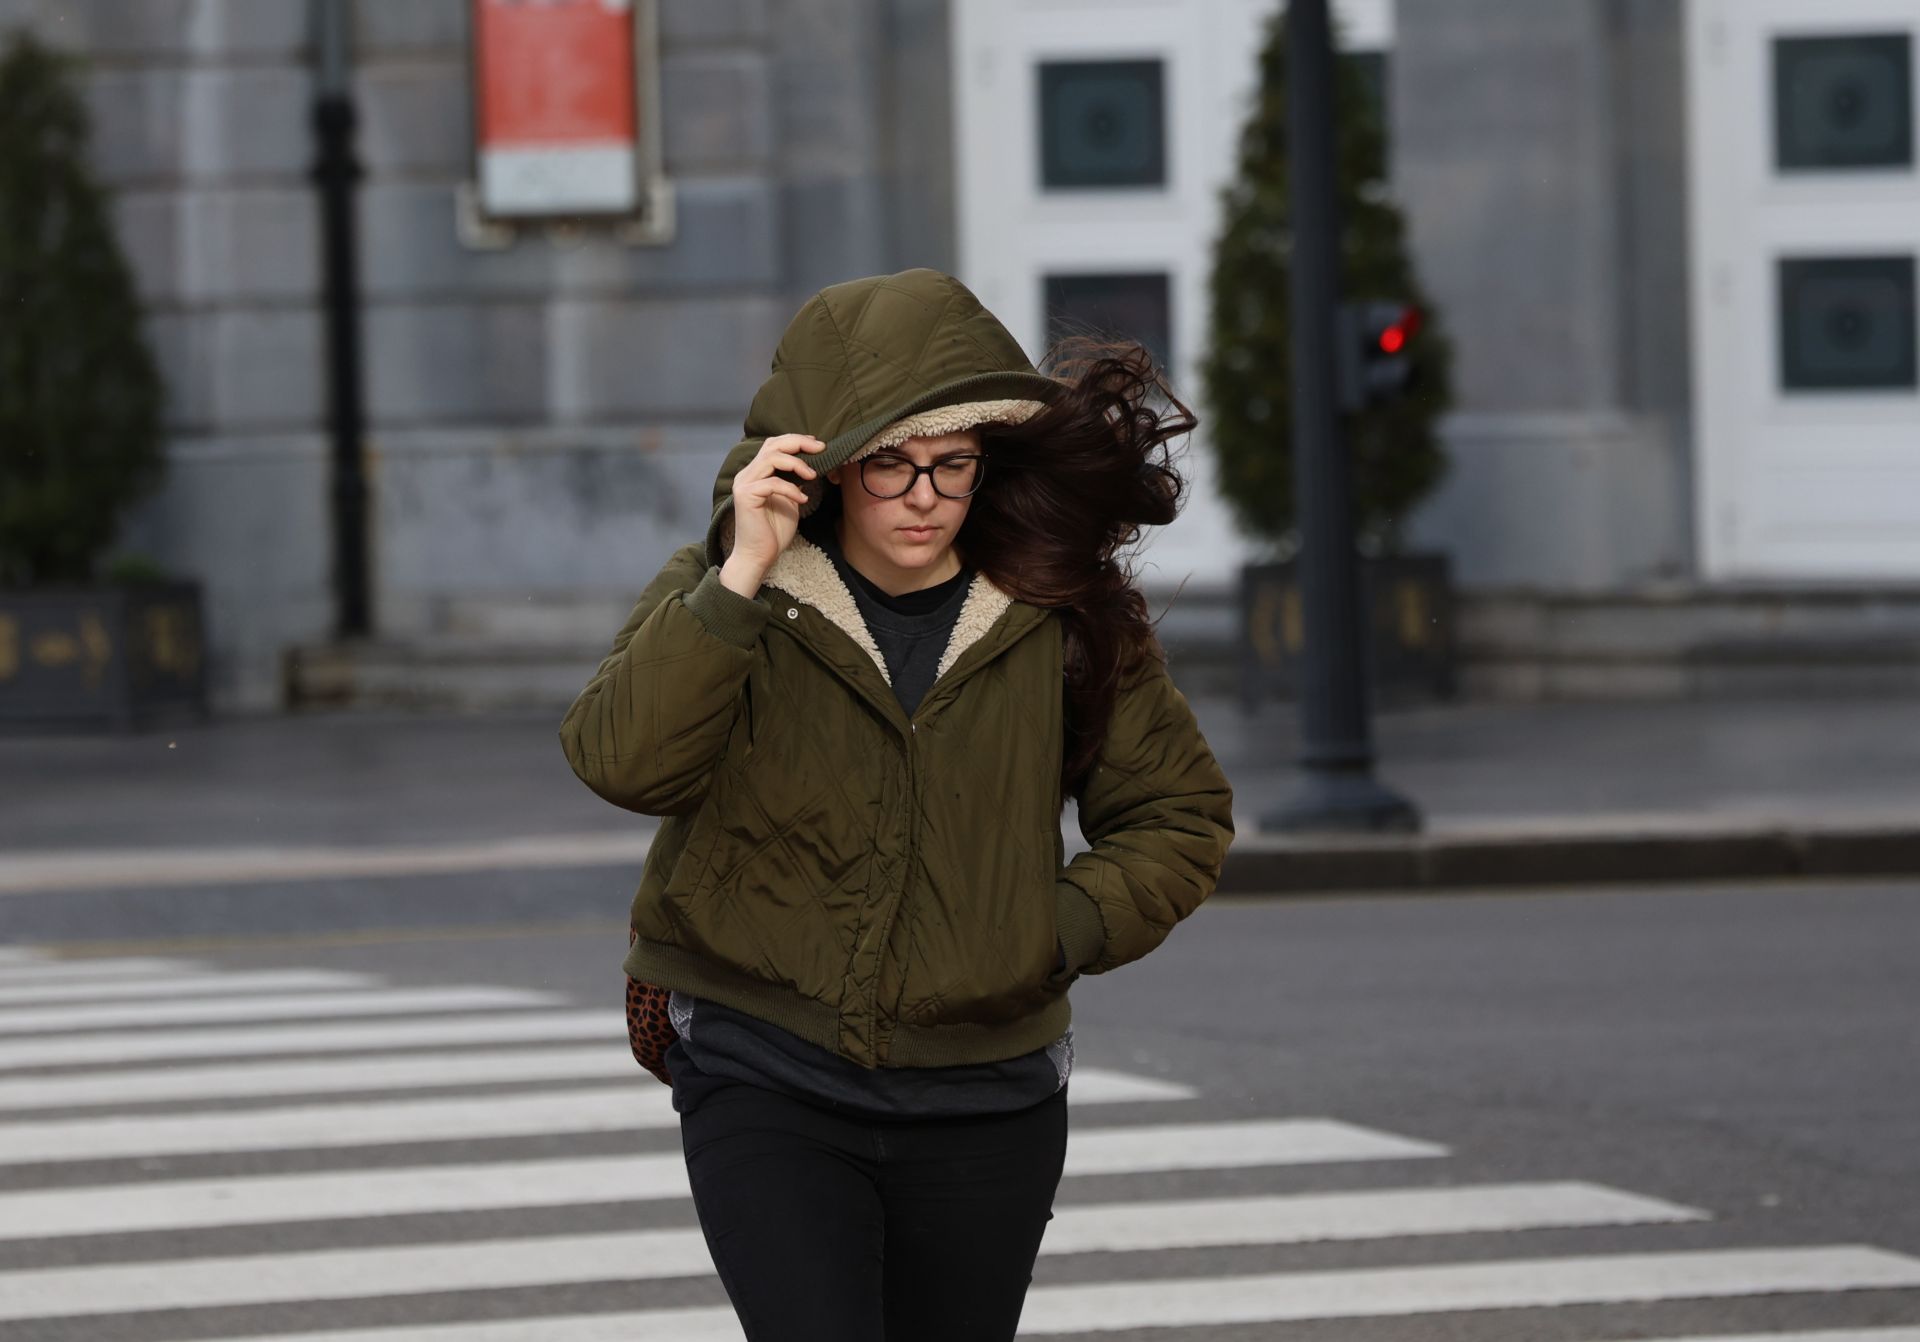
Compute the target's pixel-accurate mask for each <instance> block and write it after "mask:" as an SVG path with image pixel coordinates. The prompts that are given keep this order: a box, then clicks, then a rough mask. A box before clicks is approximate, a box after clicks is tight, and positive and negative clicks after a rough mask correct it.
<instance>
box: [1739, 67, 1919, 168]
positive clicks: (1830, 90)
mask: <svg viewBox="0 0 1920 1342" xmlns="http://www.w3.org/2000/svg"><path fill="white" fill-rule="evenodd" d="M1773 125H1774V161H1775V163H1776V164H1777V165H1778V166H1779V168H1780V169H1781V170H1782V171H1787V172H1791V171H1809V170H1822V169H1824V170H1838V171H1848V170H1859V169H1863V168H1910V167H1912V166H1913V38H1912V36H1911V35H1910V34H1907V33H1862V34H1856V35H1851V36H1845V37H1781V38H1775V39H1774V43H1773Z"/></svg>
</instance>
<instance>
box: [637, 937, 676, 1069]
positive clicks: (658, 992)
mask: <svg viewBox="0 0 1920 1342" xmlns="http://www.w3.org/2000/svg"><path fill="white" fill-rule="evenodd" d="M639 937H640V933H639V931H638V930H637V929H635V928H632V927H629V928H628V929H627V945H628V946H632V945H633V943H634V942H635V941H637V940H638V939H639ZM667 997H668V989H666V988H659V987H655V986H654V985H653V984H651V983H641V982H639V981H638V980H636V979H635V978H634V977H633V976H632V975H631V974H629V975H628V976H627V1042H628V1043H629V1044H631V1045H632V1046H633V1058H634V1061H635V1062H637V1063H639V1064H640V1065H641V1066H642V1067H644V1068H646V1069H647V1070H648V1071H649V1072H651V1073H653V1076H654V1079H655V1080H657V1081H659V1082H660V1083H661V1084H663V1085H668V1086H671V1085H672V1084H673V1074H672V1073H671V1072H669V1071H668V1070H667V1050H668V1049H670V1048H672V1047H673V1041H674V1040H676V1039H678V1038H679V1037H680V1032H679V1031H678V1030H676V1029H674V1028H673V1021H672V1020H671V1019H669V1017H668V1015H667Z"/></svg>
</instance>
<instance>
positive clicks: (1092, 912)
mask: <svg viewBox="0 0 1920 1342" xmlns="http://www.w3.org/2000/svg"><path fill="white" fill-rule="evenodd" d="M1053 920H1054V929H1055V930H1056V931H1057V932H1058V933H1059V935H1060V944H1061V945H1062V946H1064V947H1065V948H1066V951H1067V968H1069V969H1073V970H1079V969H1082V968H1084V967H1085V966H1087V965H1090V964H1092V963H1093V962H1094V961H1096V960H1098V959H1099V958H1100V957H1101V955H1103V954H1104V953H1105V952H1106V949H1107V926H1106V923H1105V922H1104V921H1102V919H1101V917H1100V906H1099V905H1098V904H1095V903H1094V902H1093V899H1092V897H1091V896H1089V895H1088V894H1087V892H1086V891H1084V890H1082V889H1081V888H1080V887H1079V886H1077V885H1075V884H1074V883H1073V882H1072V881H1057V882H1055V883H1054V887H1053Z"/></svg>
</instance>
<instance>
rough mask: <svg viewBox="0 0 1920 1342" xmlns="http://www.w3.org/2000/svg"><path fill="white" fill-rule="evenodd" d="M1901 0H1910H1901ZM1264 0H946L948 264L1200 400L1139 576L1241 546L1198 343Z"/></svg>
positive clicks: (1044, 325) (1016, 321)
mask: <svg viewBox="0 0 1920 1342" xmlns="http://www.w3.org/2000/svg"><path fill="white" fill-rule="evenodd" d="M1916 2H1917V3H1920V0H1916ZM1281 7H1282V6H1281V5H1280V4H1279V3H1278V0H964V3H957V4H955V5H953V6H952V14H953V53H954V55H953V60H954V80H953V85H954V113H955V115H954V127H955V134H956V136H957V137H958V144H957V146H956V147H957V150H958V152H957V154H956V160H957V163H958V172H957V179H958V180H957V186H958V194H959V200H958V204H957V210H956V214H957V219H958V225H959V229H958V231H959V243H960V245H959V254H960V279H961V280H962V281H963V282H965V283H966V284H967V286H968V287H969V288H971V289H972V290H973V291H974V292H975V293H976V294H977V295H978V296H979V298H980V301H981V302H982V303H984V304H986V305H987V307H988V308H989V309H990V310H991V311H993V312H994V313H995V314H996V315H997V316H999V317H1000V319H1001V320H1002V321H1004V322H1005V323H1006V324H1007V328H1008V329H1009V330H1010V331H1012V332H1013V334H1014V336H1015V337H1016V338H1017V339H1018V340H1019V341H1020V342H1021V344H1022V345H1023V346H1024V347H1025V348H1026V350H1027V353H1028V354H1029V355H1030V356H1032V357H1035V358H1037V357H1039V355H1040V353H1041V352H1042V351H1043V350H1044V349H1045V347H1046V345H1047V341H1048V334H1049V329H1050V321H1051V320H1052V319H1065V320H1066V321H1068V322H1071V323H1074V324H1076V325H1079V326H1080V327H1081V329H1086V328H1087V327H1094V328H1096V329H1099V328H1105V329H1111V330H1116V331H1119V332H1121V333H1123V334H1126V335H1129V336H1132V337H1133V338H1135V339H1138V340H1141V341H1143V342H1144V343H1146V344H1147V345H1148V346H1149V347H1150V348H1152V349H1154V352H1155V353H1156V355H1158V356H1159V357H1160V358H1161V359H1163V360H1166V361H1167V368H1168V372H1169V374H1170V375H1171V381H1172V383H1173V388H1174V392H1175V394H1177V395H1178V396H1180V397H1181V399H1182V400H1184V401H1186V402H1187V404H1188V405H1190V406H1191V407H1192V408H1193V410H1194V412H1195V413H1196V414H1197V415H1198V416H1199V417H1200V420H1201V426H1202V427H1201V429H1200V430H1199V431H1198V432H1196V433H1195V434H1194V435H1193V437H1192V438H1191V439H1190V440H1188V443H1187V446H1186V454H1185V457H1184V459H1183V461H1182V463H1181V464H1182V467H1183V469H1184V471H1185V473H1186V475H1187V477H1188V479H1189V480H1190V481H1191V484H1192V492H1191V494H1190V495H1189V498H1188V502H1187V505H1186V510H1185V511H1184V512H1183V513H1182V514H1181V516H1180V518H1179V520H1178V521H1176V522H1175V523H1174V524H1173V525H1172V526H1169V527H1165V528H1162V529H1158V530H1156V531H1153V532H1150V533H1149V534H1148V537H1147V538H1146V541H1145V543H1144V544H1143V546H1142V549H1141V556H1142V560H1143V562H1142V564H1141V565H1140V573H1141V577H1142V579H1143V582H1144V583H1145V585H1147V586H1149V587H1159V586H1165V587H1169V588H1171V587H1174V586H1177V585H1178V584H1180V583H1181V582H1183V581H1186V580H1188V579H1191V580H1192V581H1193V583H1194V584H1195V585H1196V586H1218V585H1221V584H1225V583H1228V582H1230V581H1232V580H1234V579H1235V578H1236V576H1237V573H1238V570H1239V565H1240V562H1241V560H1242V558H1243V556H1244V555H1245V554H1246V553H1247V552H1248V551H1249V550H1250V549H1251V548H1252V547H1251V546H1250V545H1248V544H1247V543H1246V542H1243V541H1240V540H1238V539H1237V538H1236V537H1235V533H1234V531H1233V526H1232V522H1231V520H1230V518H1229V514H1228V512H1227V508H1226V505H1225V504H1224V503H1222V502H1221V501H1220V500H1219V498H1218V497H1217V495H1216V493H1215V486H1214V471H1213V460H1212V456H1211V453H1210V451H1209V449H1208V448H1207V446H1206V442H1205V438H1204V434H1205V431H1206V430H1205V423H1206V418H1207V412H1206V407H1205V404H1204V403H1203V401H1202V399H1201V397H1200V385H1199V372H1198V366H1199V357H1200V354H1201V344H1202V342H1203V341H1204V340H1205V339H1206V333H1207V326H1208V314H1207V310H1206V303H1207V278H1208V273H1209V269H1210V267H1211V265H1212V250H1213V242H1214V237H1215V234H1216V233H1217V232H1218V230H1219V222H1220V204H1219V198H1220V190H1221V188H1222V187H1223V186H1224V185H1225V184H1226V183H1227V181H1228V180H1229V178H1230V177H1231V176H1232V174H1233V171H1234V169H1235V167H1236V163H1235V158H1236V153H1237V146H1238V141H1239V135H1240V130H1241V126H1242V124H1243V122H1244V120H1245V118H1246V115H1247V111H1248V108H1249V106H1250V105H1251V99H1252V96H1253V93H1254V88H1255V83H1256V79H1257V76H1258V73H1259V55H1260V40H1261V38H1262V36H1263V30H1264V26H1265V22H1266V20H1267V18H1268V16H1269V15H1271V14H1272V13H1273V12H1274V11H1275V10H1276V9H1278V8H1281ZM1336 12H1337V13H1338V15H1339V18H1340V20H1341V24H1342V32H1343V36H1344V38H1345V41H1346V45H1347V46H1348V47H1349V48H1350V49H1352V50H1356V51H1369V52H1382V51H1384V50H1385V49H1386V48H1387V47H1389V46H1390V45H1391V40H1392V31H1393V6H1392V3H1391V0H1337V2H1336Z"/></svg>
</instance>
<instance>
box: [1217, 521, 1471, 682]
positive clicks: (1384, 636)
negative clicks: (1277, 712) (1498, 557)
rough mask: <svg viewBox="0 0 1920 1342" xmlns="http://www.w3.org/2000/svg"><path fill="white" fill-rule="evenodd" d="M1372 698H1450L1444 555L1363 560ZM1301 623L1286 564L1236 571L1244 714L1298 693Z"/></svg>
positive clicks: (1449, 609) (1449, 591)
mask: <svg viewBox="0 0 1920 1342" xmlns="http://www.w3.org/2000/svg"><path fill="white" fill-rule="evenodd" d="M1360 585H1361V592H1362V596H1363V599H1364V600H1365V602H1366V606H1367V627H1368V630H1369V631H1370V633H1371V638H1370V640H1369V646H1368V656H1369V663H1370V666H1371V671H1372V681H1373V690H1374V698H1375V700H1376V702H1380V703H1404V702H1417V701H1421V700H1432V699H1449V698H1452V697H1453V694H1454V689H1455V684H1456V674H1457V667H1456V665H1455V654H1454V644H1455V628H1454V626H1455V619H1454V595H1453V577H1452V566H1451V564H1450V563H1449V561H1448V558H1447V556H1446V555H1444V554H1439V553H1432V552H1423V553H1417V554H1401V555H1387V556H1383V557H1381V558H1378V559H1367V560H1362V561H1361V565H1360ZM1304 639H1305V622H1304V619H1303V616H1302V611H1301V606H1300V588H1299V583H1298V581H1297V578H1296V574H1295V566H1294V564H1293V562H1292V561H1291V560H1289V561H1288V562H1286V563H1284V564H1246V565H1243V566H1242V567H1241V570H1240V695H1241V699H1242V701H1243V702H1244V703H1245V704H1246V706H1247V708H1248V710H1249V711H1252V710H1253V709H1254V708H1255V707H1256V706H1257V705H1258V704H1259V703H1260V702H1261V701H1262V700H1263V699H1268V698H1281V699H1291V698H1293V697H1294V696H1295V695H1296V694H1297V693H1298V685H1299V675H1300V658H1301V652H1302V647H1303V643H1304Z"/></svg>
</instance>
